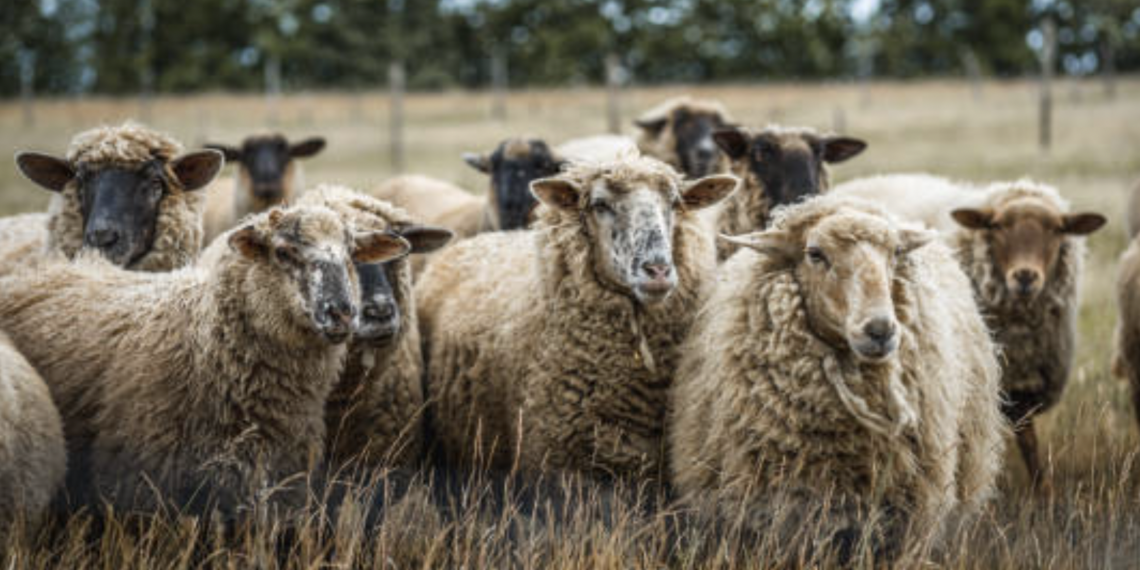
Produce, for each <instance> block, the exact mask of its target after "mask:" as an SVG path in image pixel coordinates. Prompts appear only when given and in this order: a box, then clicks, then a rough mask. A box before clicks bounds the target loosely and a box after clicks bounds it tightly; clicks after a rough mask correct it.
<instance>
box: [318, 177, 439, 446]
mask: <svg viewBox="0 0 1140 570" xmlns="http://www.w3.org/2000/svg"><path fill="white" fill-rule="evenodd" d="M298 204H300V205H315V206H324V207H327V208H329V209H331V210H333V211H334V212H336V213H337V214H338V215H340V216H341V218H342V219H343V220H344V221H345V223H347V224H349V225H350V226H351V227H352V228H353V229H354V230H355V231H357V232H366V231H367V232H373V231H388V232H391V233H393V234H396V235H399V236H400V237H402V238H404V239H405V240H407V242H408V244H409V245H410V247H411V251H410V253H413V254H418V253H428V252H431V251H434V250H436V249H438V248H440V247H442V246H443V245H444V244H446V243H447V241H448V240H449V239H450V238H451V232H449V231H447V230H444V229H441V228H434V227H430V226H422V225H419V224H417V223H415V222H414V221H413V220H412V219H411V218H410V217H409V216H408V214H407V213H405V212H404V211H403V210H400V209H398V208H395V207H393V206H391V205H390V204H388V203H387V202H381V201H380V200H377V199H375V198H372V197H369V196H367V195H364V194H361V193H359V192H356V191H354V190H351V189H349V188H345V187H343V186H331V185H321V186H318V187H316V188H314V189H312V190H309V191H308V192H307V193H305V195H304V196H302V197H301V199H300V200H299V201H298ZM355 266H356V273H357V275H358V276H359V278H360V294H361V300H360V318H359V320H358V322H357V325H356V329H355V331H353V334H352V340H351V341H350V342H349V345H348V355H347V358H346V360H345V368H344V370H343V371H342V372H341V377H340V381H339V382H338V383H337V385H336V387H334V388H333V391H332V394H330V396H329V403H328V407H327V409H326V416H325V423H326V425H327V429H328V449H327V452H328V456H329V459H330V460H331V464H332V465H333V466H334V468H339V467H340V466H345V465H349V464H350V462H356V463H357V464H358V465H359V466H362V467H365V468H375V467H378V466H380V465H398V466H409V465H411V464H413V463H414V462H415V461H417V460H418V459H419V457H420V451H421V448H422V445H423V441H422V440H423V433H422V432H423V427H422V425H423V414H424V396H423V384H422V376H423V357H422V356H421V353H420V334H419V326H418V324H417V322H416V311H415V302H414V299H413V297H412V269H411V265H410V263H409V261H408V259H407V258H406V257H400V258H397V259H392V260H390V261H387V262H383V263H365V262H357V263H356V264H355Z"/></svg>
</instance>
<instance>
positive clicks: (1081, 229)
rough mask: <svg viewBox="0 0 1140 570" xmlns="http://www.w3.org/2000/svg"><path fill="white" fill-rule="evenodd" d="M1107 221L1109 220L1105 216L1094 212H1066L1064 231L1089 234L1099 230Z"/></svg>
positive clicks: (1081, 234)
mask: <svg viewBox="0 0 1140 570" xmlns="http://www.w3.org/2000/svg"><path fill="white" fill-rule="evenodd" d="M1106 222H1108V220H1107V219H1105V217H1104V216H1102V215H1100V214H1097V213H1093V212H1084V213H1080V214H1066V215H1065V227H1064V228H1063V229H1062V231H1064V232H1065V233H1067V234H1072V235H1077V236H1087V235H1089V234H1091V233H1093V232H1095V231H1097V230H1099V229H1100V228H1101V227H1102V226H1104V224H1105V223H1106Z"/></svg>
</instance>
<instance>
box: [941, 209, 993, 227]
mask: <svg viewBox="0 0 1140 570" xmlns="http://www.w3.org/2000/svg"><path fill="white" fill-rule="evenodd" d="M950 217H952V218H954V221H955V222H958V225H959V226H962V227H963V228H966V229H969V230H988V229H989V228H990V226H991V225H993V219H994V215H993V213H992V212H990V211H988V210H976V209H974V208H958V209H957V210H954V211H953V212H950Z"/></svg>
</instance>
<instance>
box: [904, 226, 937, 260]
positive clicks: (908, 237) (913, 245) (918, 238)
mask: <svg viewBox="0 0 1140 570" xmlns="http://www.w3.org/2000/svg"><path fill="white" fill-rule="evenodd" d="M934 237H935V234H934V232H932V231H929V230H924V229H916V228H904V229H902V230H900V231H899V242H900V244H899V249H900V250H901V251H900V253H903V254H907V253H910V252H912V251H914V250H916V249H918V248H920V247H922V246H924V245H926V244H928V243H930V242H932V241H934Z"/></svg>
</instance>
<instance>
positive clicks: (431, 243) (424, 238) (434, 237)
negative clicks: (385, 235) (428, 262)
mask: <svg viewBox="0 0 1140 570" xmlns="http://www.w3.org/2000/svg"><path fill="white" fill-rule="evenodd" d="M396 233H398V234H400V237H402V238H404V239H406V240H408V243H409V244H411V246H412V251H411V253H431V252H433V251H435V250H437V249H439V248H441V247H443V246H445V245H447V242H449V241H451V238H452V237H454V236H455V234H454V233H453V232H452V231H451V230H449V229H447V228H440V227H436V226H411V227H407V228H403V229H401V230H399V231H398V232H396Z"/></svg>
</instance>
